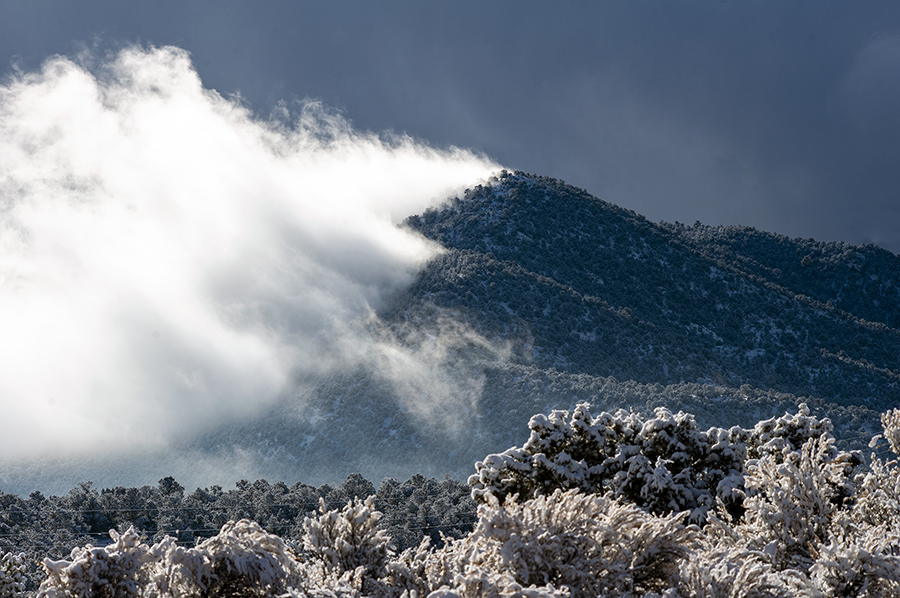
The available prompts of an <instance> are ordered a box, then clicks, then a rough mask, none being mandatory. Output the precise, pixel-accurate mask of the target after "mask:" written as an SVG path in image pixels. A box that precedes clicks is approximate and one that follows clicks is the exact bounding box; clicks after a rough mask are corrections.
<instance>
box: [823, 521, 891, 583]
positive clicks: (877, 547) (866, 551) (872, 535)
mask: <svg viewBox="0 0 900 598" xmlns="http://www.w3.org/2000/svg"><path fill="white" fill-rule="evenodd" d="M854 532H855V533H851V534H848V535H840V536H839V535H832V537H831V541H830V542H829V543H828V544H825V545H822V546H819V548H818V551H817V555H816V556H817V558H816V562H815V564H813V566H812V567H811V568H810V573H811V578H812V581H813V583H814V584H815V586H816V587H817V588H818V589H819V590H820V591H821V592H822V593H823V594H824V595H826V596H860V597H862V596H865V597H867V598H876V597H877V598H889V597H894V598H896V597H900V556H898V550H897V549H898V537H897V535H896V534H884V533H881V530H877V529H871V528H870V529H864V530H859V529H857V530H854Z"/></svg>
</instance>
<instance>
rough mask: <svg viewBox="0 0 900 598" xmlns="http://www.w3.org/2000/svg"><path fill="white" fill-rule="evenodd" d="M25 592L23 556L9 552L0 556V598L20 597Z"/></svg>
mask: <svg viewBox="0 0 900 598" xmlns="http://www.w3.org/2000/svg"><path fill="white" fill-rule="evenodd" d="M24 592H25V558H24V556H23V555H21V554H12V553H10V552H7V553H5V554H4V555H3V556H0V598H20V597H21V596H23V595H24Z"/></svg>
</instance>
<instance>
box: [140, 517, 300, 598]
mask: <svg viewBox="0 0 900 598" xmlns="http://www.w3.org/2000/svg"><path fill="white" fill-rule="evenodd" d="M151 552H152V553H153V555H154V557H155V559H154V562H153V566H152V571H151V573H150V574H149V577H150V581H151V583H152V585H153V586H154V588H155V590H156V592H158V594H159V595H161V596H174V597H176V598H178V597H181V596H202V597H207V596H210V597H211V596H277V595H280V594H282V593H284V592H286V591H287V589H288V588H289V587H292V586H293V585H295V584H296V583H297V581H298V577H297V569H298V564H297V562H296V560H295V559H294V557H293V555H292V554H291V553H290V551H289V550H288V548H287V546H286V545H285V543H284V541H283V540H282V539H281V538H279V537H278V536H276V535H274V534H270V533H268V532H267V531H266V530H264V529H263V528H262V527H260V525H259V524H258V523H256V522H253V521H248V520H246V519H242V520H240V521H237V522H234V521H229V522H228V523H226V524H225V525H224V526H223V527H222V529H221V531H220V532H219V533H218V534H217V535H215V536H213V537H211V538H207V539H206V540H204V541H203V542H201V543H200V544H198V545H197V546H195V547H193V548H184V547H181V546H178V544H176V543H175V540H174V538H171V537H167V538H164V539H163V540H162V541H160V542H159V543H157V544H155V545H154V546H153V547H152V548H151Z"/></svg>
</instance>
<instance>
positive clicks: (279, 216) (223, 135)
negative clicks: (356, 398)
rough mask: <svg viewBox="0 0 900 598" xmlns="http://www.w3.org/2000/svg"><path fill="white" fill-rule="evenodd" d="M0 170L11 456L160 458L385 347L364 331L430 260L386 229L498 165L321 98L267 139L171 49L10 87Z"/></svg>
mask: <svg viewBox="0 0 900 598" xmlns="http://www.w3.org/2000/svg"><path fill="white" fill-rule="evenodd" d="M279 123H281V124H279ZM0 156H2V159H0V330H2V336H0V363H2V364H3V370H4V373H3V375H2V376H0V410H2V413H3V416H2V418H3V421H4V433H3V434H2V435H0V454H2V455H5V456H6V457H13V458H16V457H21V456H26V455H27V456H37V455H48V454H54V453H58V452H63V451H65V452H67V453H70V454H71V453H72V452H75V453H78V452H90V451H97V450H98V448H99V447H101V446H117V445H118V446H122V445H123V443H127V444H128V445H129V446H131V447H134V448H141V447H143V448H147V447H153V446H156V447H161V446H164V445H166V444H167V443H168V442H169V441H171V440H172V439H173V438H183V437H185V436H186V435H190V434H191V433H193V432H195V431H197V430H200V429H205V428H208V427H210V426H213V425H215V424H216V423H218V422H221V421H227V420H229V419H232V418H239V417H243V416H246V415H249V414H252V413H254V412H256V411H258V410H259V409H261V408H263V407H265V406H266V405H268V404H271V402H272V401H274V400H276V399H277V398H278V397H279V395H280V393H283V392H284V391H285V390H286V389H287V388H288V387H289V386H290V384H291V381H292V380H294V379H295V378H296V377H297V376H299V375H304V374H310V373H316V372H327V371H330V370H331V369H332V368H335V367H340V366H342V365H346V364H347V360H352V359H358V358H360V356H365V355H367V354H370V353H371V351H372V350H375V351H378V346H379V345H378V343H375V342H374V341H372V339H370V338H369V337H368V336H366V333H365V332H362V329H363V328H364V326H362V324H363V323H365V321H366V319H367V318H369V317H370V315H371V311H372V309H373V308H377V307H378V306H379V305H380V303H381V302H382V301H383V300H384V298H385V296H386V294H389V293H391V292H393V291H396V290H397V289H398V288H400V287H402V285H404V284H406V283H408V282H409V281H410V279H411V276H412V274H413V273H414V271H415V270H416V268H418V267H419V266H420V265H421V264H422V263H423V262H424V260H426V259H427V258H428V257H429V256H431V255H433V254H434V252H435V251H438V250H439V249H438V248H436V247H435V246H433V245H431V244H430V243H428V242H427V241H426V240H424V239H422V238H420V237H418V236H415V235H413V234H411V233H410V232H408V231H405V230H401V229H400V228H398V227H397V226H396V224H397V223H398V221H399V220H401V219H402V218H403V217H405V216H406V215H408V214H411V213H416V212H420V211H422V210H423V209H424V208H426V207H427V206H430V205H434V204H435V203H437V202H439V201H441V200H443V199H445V198H446V197H448V196H450V195H451V194H453V193H456V192H458V191H459V190H460V189H461V188H462V187H465V186H469V185H471V184H473V183H474V182H477V181H478V180H479V179H482V178H485V177H487V176H488V175H489V174H490V172H491V171H493V170H495V169H496V168H497V167H496V165H495V164H492V163H491V162H490V161H488V160H487V159H485V158H483V157H480V156H476V155H473V154H471V153H468V152H465V151H461V150H457V149H450V150H445V151H438V150H435V149H432V148H428V147H425V146H423V145H421V144H419V143H416V142H414V141H413V140H410V139H408V138H394V139H389V140H385V139H383V138H381V137H379V136H376V135H371V134H362V133H357V132H354V131H353V130H351V128H350V127H349V125H348V124H347V123H346V122H345V121H343V120H342V119H341V118H340V117H339V116H335V115H333V114H330V113H328V112H327V111H325V110H323V109H322V107H321V106H318V105H317V104H315V103H309V104H307V105H306V106H305V107H304V108H303V110H302V111H301V113H300V114H299V116H298V117H297V118H296V119H295V120H294V121H293V122H292V123H291V124H290V126H285V125H284V124H283V120H281V121H272V122H260V121H258V120H256V119H254V118H253V117H252V115H251V113H250V112H249V111H248V110H247V109H246V108H245V107H243V106H241V105H240V103H239V102H237V101H233V100H228V99H225V98H222V97H221V96H219V95H218V94H217V93H215V92H213V91H210V90H207V89H204V88H203V86H202V84H201V81H200V80H199V77H198V76H197V74H196V72H195V71H194V70H193V68H192V66H191V63H190V59H189V56H188V55H187V54H186V53H185V52H183V51H181V50H178V49H176V48H160V49H150V50H145V49H141V48H131V49H127V50H124V51H123V52H121V53H120V54H118V55H117V56H115V57H113V58H111V59H109V60H108V61H107V62H105V63H103V64H101V65H100V66H98V67H95V68H91V69H88V68H86V67H83V66H81V65H79V64H76V63H75V62H73V61H71V60H69V59H66V58H62V57H57V58H54V59H51V60H49V61H48V62H47V63H46V64H45V65H44V68H43V70H42V71H41V72H39V73H28V74H19V75H18V76H17V77H15V78H14V79H13V80H11V81H10V82H8V84H6V85H5V86H3V87H0ZM348 348H349V349H348Z"/></svg>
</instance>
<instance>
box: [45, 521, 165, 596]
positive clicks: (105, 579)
mask: <svg viewBox="0 0 900 598" xmlns="http://www.w3.org/2000/svg"><path fill="white" fill-rule="evenodd" d="M109 535H110V537H111V538H112V540H113V542H112V544H110V545H108V546H104V547H102V548H101V547H94V546H91V545H90V544H88V545H87V546H84V547H79V548H74V549H73V550H72V554H71V556H70V560H60V561H52V560H50V559H44V570H45V571H46V572H47V579H46V580H44V582H43V583H41V587H40V588H39V590H38V594H37V595H38V597H39V598H70V597H79V598H82V597H83V598H125V597H128V596H140V594H141V588H142V586H143V584H144V583H145V582H146V570H145V569H144V564H145V563H147V562H148V561H150V560H151V559H152V558H153V555H152V553H151V551H150V548H149V547H148V546H147V545H146V544H144V543H142V542H141V539H140V537H139V536H138V535H137V533H136V532H135V531H134V528H131V529H129V530H128V531H126V532H125V533H123V534H119V533H117V532H116V531H115V530H112V531H110V533H109Z"/></svg>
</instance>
